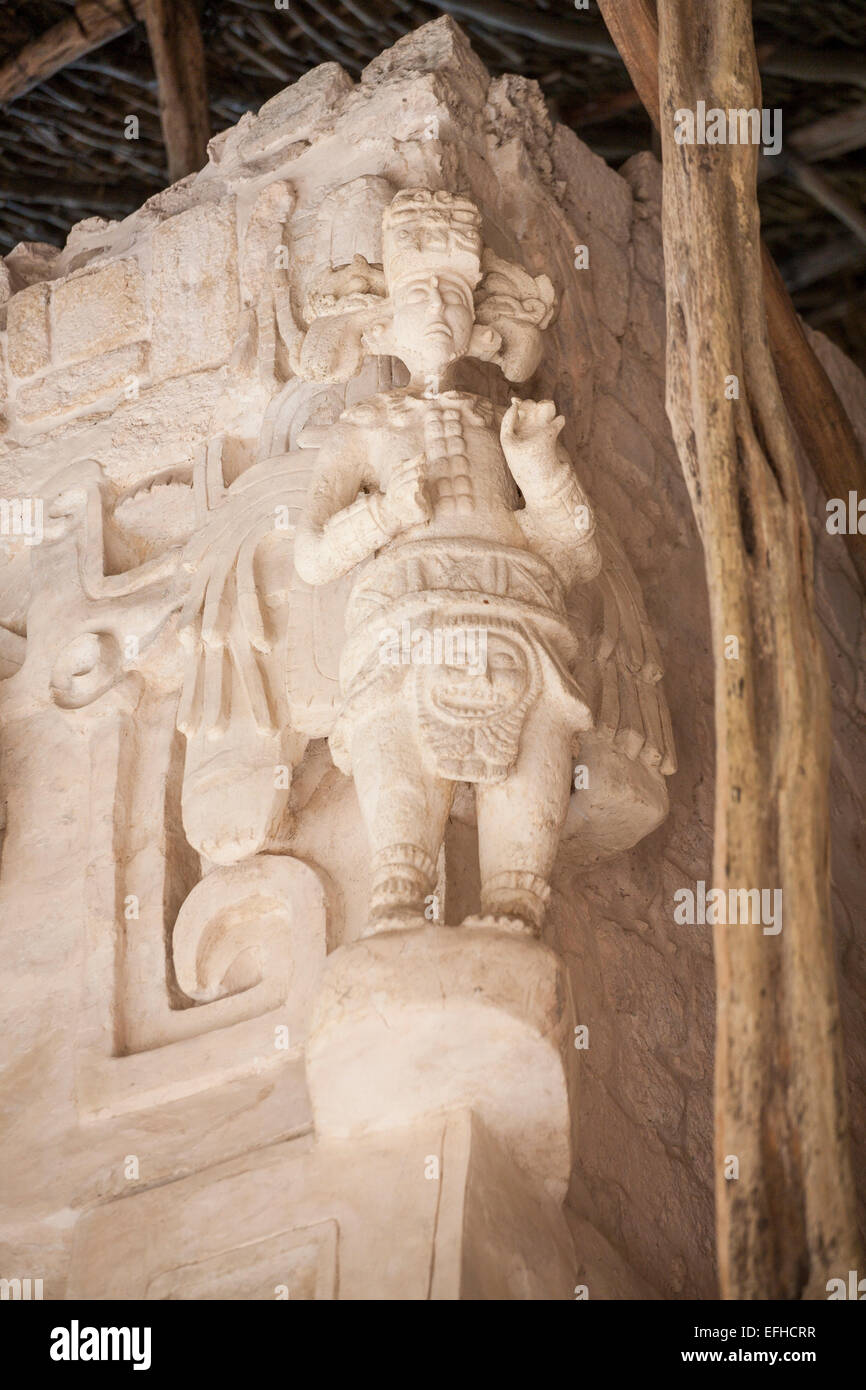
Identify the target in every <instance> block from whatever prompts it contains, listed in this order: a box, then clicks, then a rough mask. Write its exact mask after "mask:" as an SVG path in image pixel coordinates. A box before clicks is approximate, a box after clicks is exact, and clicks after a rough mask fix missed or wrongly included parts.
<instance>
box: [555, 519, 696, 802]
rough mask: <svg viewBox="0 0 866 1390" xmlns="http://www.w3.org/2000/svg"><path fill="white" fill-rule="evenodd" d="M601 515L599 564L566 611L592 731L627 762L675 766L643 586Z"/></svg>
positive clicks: (665, 770)
mask: <svg viewBox="0 0 866 1390" xmlns="http://www.w3.org/2000/svg"><path fill="white" fill-rule="evenodd" d="M597 515H598V536H599V543H600V546H601V552H602V568H601V571H600V573H599V575H598V578H597V579H595V580H593V581H592V583H591V584H583V585H577V586H575V588H574V589H573V590H572V591H571V594H570V595H569V600H568V607H569V613H570V615H571V618H572V621H573V624H574V627H575V630H576V631H577V632H578V634H579V635H580V637H581V641H582V646H583V651H584V655H583V657H582V658H581V661H580V668H579V671H578V673H577V674H578V676H579V678H580V679H581V680H582V682H583V683H584V685H585V687H586V689H587V693H588V695H589V699H590V703H591V705H592V707H593V712H594V715H595V727H594V732H595V734H596V736H597V737H598V738H601V739H604V740H606V741H607V742H609V743H610V745H611V746H612V747H613V748H614V749H616V750H617V751H618V752H619V753H621V754H622V755H623V756H624V757H625V758H626V759H628V760H629V761H631V762H634V761H635V760H639V761H640V762H642V763H643V764H644V765H645V766H646V767H649V768H657V769H658V770H659V772H660V773H662V774H663V775H664V776H665V777H668V776H670V775H671V774H672V773H674V772H676V766H677V764H676V753H675V750H674V741H673V733H672V730H671V719H670V712H669V710H668V704H667V700H666V698H665V693H664V687H663V684H662V676H663V674H664V672H663V670H662V664H661V657H660V654H659V648H658V643H657V641H656V638H655V634H654V632H653V630H652V628H651V626H650V622H649V618H648V617H647V614H646V609H645V607H644V602H643V597H642V595H641V591H640V586H639V584H638V582H637V579H636V578H635V574H634V571H633V569H632V567H631V565H630V564H629V562H628V559H627V558H626V555H625V552H624V550H623V548H622V546H621V545H620V543H619V540H618V539H617V537H616V535H615V533H614V530H613V528H612V526H611V525H610V523H609V522H608V521H607V520H606V519H605V517H604V516H603V514H597Z"/></svg>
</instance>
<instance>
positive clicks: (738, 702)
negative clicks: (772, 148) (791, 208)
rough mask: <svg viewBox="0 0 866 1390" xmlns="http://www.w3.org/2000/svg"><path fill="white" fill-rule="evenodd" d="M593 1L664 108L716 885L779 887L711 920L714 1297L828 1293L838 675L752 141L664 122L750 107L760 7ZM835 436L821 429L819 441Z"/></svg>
mask: <svg viewBox="0 0 866 1390" xmlns="http://www.w3.org/2000/svg"><path fill="white" fill-rule="evenodd" d="M600 6H601V9H602V12H603V14H604V15H605V18H607V17H608V12H612V14H613V19H614V28H616V29H618V30H619V36H621V37H622V40H623V42H624V44H626V45H627V46H628V45H630V44H631V43H632V42H633V41H634V40H635V33H636V30H638V31H640V29H641V26H642V25H643V32H642V35H641V37H640V39H639V40H638V42H639V45H640V51H639V53H638V54H633V55H632V59H633V61H634V62H635V66H636V69H637V71H636V75H635V79H634V80H635V85H636V86H638V82H640V83H641V85H642V88H643V92H645V93H646V97H647V100H648V103H650V104H651V105H653V106H654V112H655V115H656V117H657V118H658V114H659V110H660V111H661V113H662V118H661V119H660V120H659V129H660V131H661V137H662V153H663V167H664V190H663V200H662V230H663V241H664V253H665V269H666V275H665V280H666V296H667V325H668V327H667V364H666V366H667V371H666V376H667V411H668V417H669V419H670V422H671V428H672V430H673V434H674V439H675V441H676V445H677V450H678V453H679V455H680V461H681V463H682V467H683V473H684V475H685V479H686V483H687V486H688V488H689V492H690V495H691V500H692V507H693V510H694V513H695V518H696V521H697V524H698V527H699V530H700V532H701V536H702V539H703V544H704V556H705V564H706V571H707V585H708V590H709V598H710V617H711V624H712V642H713V649H714V653H715V721H716V787H715V801H716V805H715V840H714V865H713V886H714V887H715V888H717V889H720V890H721V891H722V892H723V893H724V895H725V902H726V904H727V903H728V902H729V901H730V899H729V893H730V892H731V890H735V891H736V890H740V889H745V890H754V889H759V890H770V892H771V893H772V894H775V892H776V891H777V890H779V891H780V892H781V897H780V898H779V899H778V900H775V899H774V901H776V921H775V922H774V923H773V924H771V925H772V927H775V926H777V925H778V928H779V930H778V931H776V930H771V931H770V932H767V931H765V930H762V927H761V925H760V924H754V925H751V926H750V925H746V924H744V923H742V922H741V923H740V924H738V925H716V926H714V929H713V932H714V955H715V962H716V982H717V993H716V998H717V1005H716V1123H715V1172H716V1219H717V1245H718V1260H719V1277H720V1283H721V1291H722V1296H723V1297H725V1298H736V1299H773V1298H782V1299H799V1298H813V1299H817V1298H825V1297H826V1283H827V1280H828V1279H829V1278H830V1277H836V1276H837V1275H838V1276H841V1277H847V1273H846V1272H847V1270H849V1269H857V1268H858V1267H859V1265H860V1252H859V1248H858V1244H857V1238H856V1218H855V1202H854V1188H853V1180H852V1174H851V1165H850V1156H849V1153H848V1143H847V1096H846V1086H845V1069H844V1059H843V1055H842V1046H841V1032H840V1025H839V1011H838V1002H837V998H836V979H835V965H834V955H833V933H832V918H831V909H830V875H829V805H828V782H829V764H830V747H831V727H830V695H829V683H828V679H827V671H826V664H825V657H824V653H823V648H822V642H821V636H820V632H819V629H818V625H817V622H816V619H815V614H814V600H813V593H812V538H811V531H810V527H809V520H808V516H807V513H806V508H805V504H804V502H803V497H802V492H801V487H800V480H799V473H798V464H797V447H796V438H795V435H794V432H793V430H792V427H791V416H790V414H789V410H790V403H789V404H788V406H787V407H786V403H785V400H784V399H783V396H782V392H781V389H780V386H779V380H778V377H777V370H779V371H780V374H781V369H779V367H778V363H779V349H780V344H779V342H778V335H779V333H780V332H782V331H783V330H784V331H785V332H787V331H789V329H790V326H791V324H790V319H789V316H788V314H787V313H784V311H783V310H782V309H781V308H780V306H783V305H784V303H785V302H786V301H787V303H788V304H790V301H789V300H787V295H785V294H784V291H783V289H782V286H781V281H780V280H779V277H778V272H777V271H776V270H775V266H774V265H773V263H772V261H771V259H770V257H769V255H768V253H767V252H766V250H765V249H764V248H763V247H762V243H761V239H760V219H759V214H758V203H757V189H756V173H757V162H758V149H757V147H756V146H753V145H747V144H743V145H737V144H728V145H718V146H715V147H713V149H712V150H708V149H707V148H705V147H702V146H699V145H694V144H693V145H689V144H688V143H685V144H682V145H678V144H677V143H676V142H675V140H674V126H675V119H674V113H675V112H676V111H677V110H680V109H687V110H692V111H694V110H695V109H696V106H697V102H698V101H701V100H702V101H705V102H706V104H707V106H708V107H715V106H718V107H722V108H724V109H728V108H729V107H732V106H734V107H742V106H746V107H751V106H756V107H760V105H761V95H760V85H759V79H758V69H757V63H756V60H755V53H754V40H753V35H752V21H751V0H707V3H706V4H704V5H702V6H700V7H695V5H694V4H693V0H659V5H658V13H659V20H660V36H659V39H658V41H657V42H656V44H655V45H654V44H653V42H652V40H653V33H652V30H653V28H654V25H653V23H652V15H651V13H650V10H649V6H648V4H647V3H646V0H635V2H634V3H626V0H600ZM626 11H629V12H630V13H629V14H628V15H627V14H626ZM614 28H612V32H614ZM616 36H617V35H616V34H615V37H616ZM623 56H626V55H625V54H624V55H623ZM653 60H655V61H657V64H658V66H657V78H656V80H654V79H653V76H652V72H651V65H652V61H653ZM626 61H627V63H628V62H629V58H628V57H626ZM638 90H641V87H638ZM777 282H778V283H777ZM767 287H769V291H770V292H769V293H768V292H767ZM765 296H766V299H767V309H766V312H765V309H764V304H763V300H764V298H765ZM780 313H781V314H782V318H781V320H780V319H779V314H780ZM790 318H792V320H793V324H794V325H796V328H797V331H798V334H799V337H798V340H797V341H795V342H794V343H792V344H790V345H787V344H784V343H783V344H781V347H782V348H784V349H785V352H786V355H785V356H784V357H783V358H782V359H781V361H782V368H784V369H785V370H787V372H788V382H789V387H790V386H791V385H796V382H797V380H798V378H797V372H799V371H805V372H806V376H805V379H804V381H803V385H804V390H809V391H811V383H812V379H811V375H810V373H809V371H808V366H807V365H806V364H808V359H809V358H810V357H811V356H812V354H811V353H810V352H809V349H808V344H807V343H806V341H805V337H804V335H803V333H802V329H801V328H800V326H799V321H798V320H797V317H796V315H793V314H791V316H790ZM771 334H772V335H773V336H774V338H775V339H776V353H775V354H774V353H773V352H771V349H770V335H771ZM792 370H793V375H792ZM732 382H735V383H736V384H737V390H736V392H733V391H730V390H728V389H726V388H728V387H730V385H731V383H732ZM810 399H811V403H812V405H813V406H814V404H815V398H814V394H812V395H811V397H810ZM836 408H837V412H838V401H837V402H836ZM829 428H830V431H831V432H832V428H833V426H832V422H831V423H830V425H829ZM827 429H828V422H827V419H826V418H824V419H821V420H819V421H818V422H817V423H816V425H815V427H814V433H815V435H816V436H820V435H821V434H822V431H826V430H827ZM827 443H829V444H832V439H830V440H829V441H824V446H826V445H827ZM822 458H824V462H825V464H826V463H828V458H826V457H824V454H823V452H822ZM841 495H844V493H842V494H841ZM731 637H734V638H736V641H737V643H738V649H737V651H736V653H734V652H733V651H732V648H731V646H730V639H731ZM762 918H763V914H762ZM725 920H726V921H730V917H726V918H725ZM763 920H764V923H765V925H766V918H763ZM735 1163H736V1167H734V1164H735Z"/></svg>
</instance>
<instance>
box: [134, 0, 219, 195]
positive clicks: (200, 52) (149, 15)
mask: <svg viewBox="0 0 866 1390" xmlns="http://www.w3.org/2000/svg"><path fill="white" fill-rule="evenodd" d="M144 22H145V24H146V26H147V38H148V42H149V44H150V52H151V56H152V57H153V66H154V70H155V72H156V80H157V85H158V89H159V115H160V120H161V122H162V138H163V141H164V142H165V149H166V154H167V156H168V176H169V179H170V180H171V182H172V183H175V182H176V181H177V180H178V179H182V178H185V176H186V175H187V174H191V173H193V172H194V171H195V170H197V169H201V168H202V167H203V165H204V164H205V163H206V162H207V142H208V140H209V139H210V112H209V110H208V100H207V79H206V75H205V57H204V44H203V42H202V37H201V27H200V25H199V19H198V4H197V3H196V0H145V5H144Z"/></svg>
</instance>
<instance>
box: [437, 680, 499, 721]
mask: <svg viewBox="0 0 866 1390" xmlns="http://www.w3.org/2000/svg"><path fill="white" fill-rule="evenodd" d="M431 698H432V702H433V704H434V705H435V706H436V708H437V709H440V710H442V712H443V714H450V715H451V716H452V717H453V718H455V719H487V718H489V717H490V715H491V714H500V713H502V712H503V711H504V710H506V709H508V708H509V707H510V706H511V705H512V704H513V703H514V700H513V699H505V700H503V699H502V697H501V696H499V695H497V694H496V693H495V692H494V691H491V693H490V694H489V695H488V696H485V695H483V694H481V693H480V692H478V691H471V692H470V691H462V690H458V689H456V688H455V687H454V686H451V687H449V688H447V689H445V690H434V691H433V692H432V695H431Z"/></svg>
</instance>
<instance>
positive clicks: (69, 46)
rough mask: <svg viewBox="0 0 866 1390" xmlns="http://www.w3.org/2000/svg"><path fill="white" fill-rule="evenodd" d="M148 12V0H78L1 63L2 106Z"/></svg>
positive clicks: (89, 51)
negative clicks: (56, 21)
mask: <svg viewBox="0 0 866 1390" xmlns="http://www.w3.org/2000/svg"><path fill="white" fill-rule="evenodd" d="M143 14H144V0H78V4H77V5H76V6H75V9H74V11H73V13H72V14H71V15H70V16H69V18H68V19H62V20H61V21H60V23H59V24H55V25H54V26H53V27H52V28H51V29H47V30H46V32H45V33H44V34H40V36H39V38H38V39H34V40H33V42H32V43H28V44H26V45H25V47H24V48H22V49H21V51H20V52H19V53H17V54H16V55H15V56H14V57H13V58H7V60H6V62H5V63H3V64H2V65H0V105H5V104H6V103H7V102H10V101H14V100H15V98H16V97H20V96H23V95H24V93H25V92H29V91H30V89H31V87H37V86H38V85H39V83H40V82H44V81H45V80H46V78H49V77H52V76H53V75H54V73H55V72H59V71H60V69H61V68H65V67H66V66H67V65H68V64H69V63H74V62H75V60H76V59H77V58H83V56H84V54H85V53H91V52H92V51H93V49H94V48H99V47H100V46H101V45H102V44H104V43H107V42H108V40H109V39H113V38H114V37H115V36H116V35H117V34H122V33H123V32H124V30H126V29H131V28H132V26H133V24H135V22H136V20H137V19H141V18H142V17H143Z"/></svg>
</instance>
